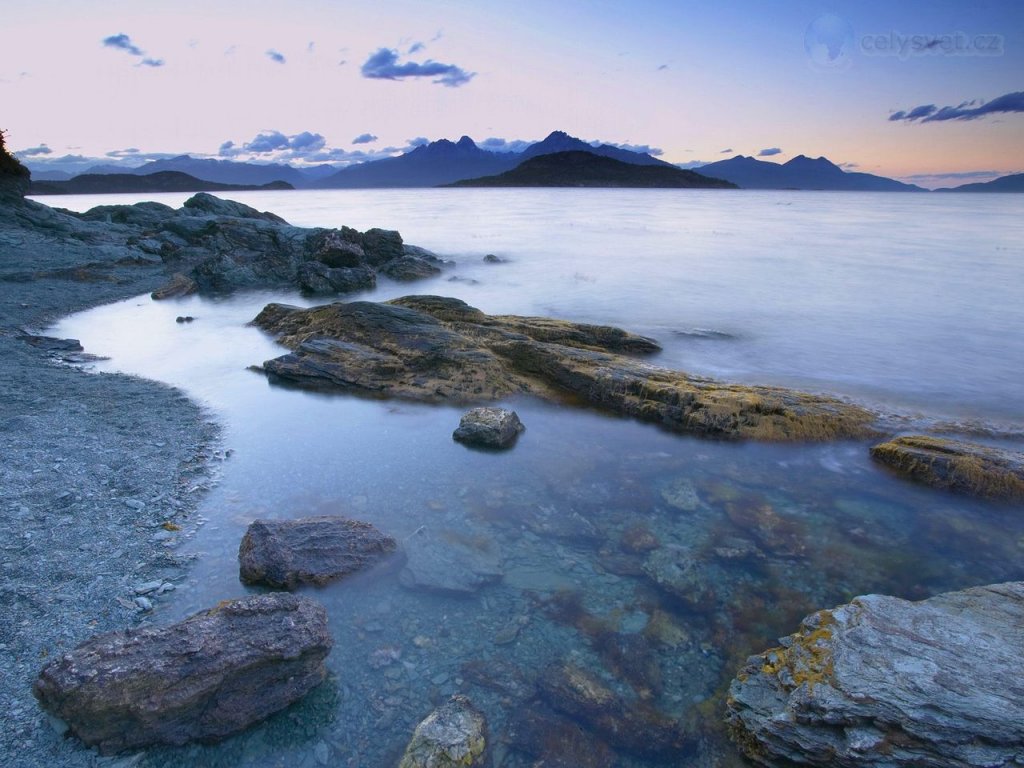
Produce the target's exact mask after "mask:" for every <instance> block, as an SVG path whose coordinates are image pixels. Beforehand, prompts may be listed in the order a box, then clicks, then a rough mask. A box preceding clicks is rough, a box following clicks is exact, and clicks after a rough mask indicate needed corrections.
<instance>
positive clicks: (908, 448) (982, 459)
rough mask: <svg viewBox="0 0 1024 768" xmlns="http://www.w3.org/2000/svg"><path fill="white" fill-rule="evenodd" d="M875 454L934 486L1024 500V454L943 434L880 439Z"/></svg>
mask: <svg viewBox="0 0 1024 768" xmlns="http://www.w3.org/2000/svg"><path fill="white" fill-rule="evenodd" d="M871 458H873V459H874V460H875V461H877V462H879V463H881V464H885V465H886V466H887V467H890V468H891V469H893V470H895V471H896V472H897V473H899V474H900V475H902V476H904V477H906V478H909V479H911V480H914V481H916V482H919V483H923V484H925V485H930V486H932V487H934V488H944V489H948V490H951V491H957V492H959V493H967V494H971V495H973V496H981V497H984V498H988V499H998V500H1004V501H1020V500H1024V454H1022V453H1017V452H1013V451H1007V450H1003V449H1000V448H993V447H990V446H986V445H978V444H976V443H967V442H961V441H958V440H950V439H946V438H940V437H928V436H922V435H909V436H905V437H897V438H893V439H892V440H888V441H886V442H884V443H879V444H878V445H876V446H874V447H873V448H872V449H871Z"/></svg>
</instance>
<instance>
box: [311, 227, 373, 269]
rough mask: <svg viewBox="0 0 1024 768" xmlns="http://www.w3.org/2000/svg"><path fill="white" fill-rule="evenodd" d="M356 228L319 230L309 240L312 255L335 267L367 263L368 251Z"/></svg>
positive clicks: (319, 260)
mask: <svg viewBox="0 0 1024 768" xmlns="http://www.w3.org/2000/svg"><path fill="white" fill-rule="evenodd" d="M361 239H362V238H361V236H360V234H359V233H358V232H356V230H354V229H351V228H349V227H342V228H341V229H340V230H336V229H329V230H324V231H322V232H318V233H317V234H315V235H313V237H311V238H310V239H309V240H308V241H307V246H306V247H307V249H308V251H309V254H310V257H311V258H313V259H316V261H318V262H322V263H323V264H324V265H326V266H328V267H333V268H348V267H359V266H362V265H363V264H365V263H366V252H365V251H364V250H363V246H362V244H361V242H360V241H361Z"/></svg>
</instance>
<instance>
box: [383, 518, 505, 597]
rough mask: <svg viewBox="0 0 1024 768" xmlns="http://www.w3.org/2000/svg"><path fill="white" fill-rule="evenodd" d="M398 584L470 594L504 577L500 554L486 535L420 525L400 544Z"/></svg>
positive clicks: (434, 590) (427, 589)
mask: <svg viewBox="0 0 1024 768" xmlns="http://www.w3.org/2000/svg"><path fill="white" fill-rule="evenodd" d="M402 549H403V551H404V552H405V556H406V562H405V568H403V569H402V573H401V574H400V575H399V581H400V582H401V584H402V586H404V587H407V588H408V589H420V590H426V591H430V592H441V593H446V594H452V595H470V594H473V593H474V592H476V591H477V590H478V589H480V588H481V587H483V586H484V585H486V584H493V583H494V582H496V581H500V580H501V578H502V577H503V576H504V571H503V570H502V567H501V553H500V552H499V550H498V547H497V544H495V543H494V541H493V540H491V539H489V538H485V537H482V536H471V535H466V534H463V533H459V532H456V531H435V530H433V529H429V528H424V529H422V530H420V531H418V532H417V533H415V534H413V535H412V536H410V537H409V538H408V539H407V540H406V541H405V542H404V543H403V544H402Z"/></svg>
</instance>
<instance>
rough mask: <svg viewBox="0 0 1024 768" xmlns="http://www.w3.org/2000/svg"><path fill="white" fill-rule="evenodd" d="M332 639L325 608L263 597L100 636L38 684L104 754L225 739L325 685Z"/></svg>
mask: <svg viewBox="0 0 1024 768" xmlns="http://www.w3.org/2000/svg"><path fill="white" fill-rule="evenodd" d="M331 645H332V640H331V636H330V634H329V633H328V629H327V614H326V611H324V609H323V607H321V606H320V605H318V604H317V603H315V602H313V601H312V600H309V599H308V598H302V597H296V596H294V595H289V594H284V593H277V594H268V595H256V596H251V597H246V598H242V599H240V600H230V601H225V602H223V603H221V604H220V605H218V606H217V607H215V608H211V609H210V610H207V611H203V612H201V613H197V614H195V615H193V616H190V617H189V618H187V619H185V620H184V621H181V622H179V623H177V624H173V625H171V626H169V627H164V628H160V629H135V630H127V631H123V632H111V633H107V634H103V635H98V636H96V637H94V638H92V639H91V640H88V641H86V642H85V643H83V644H82V645H80V646H78V647H77V648H76V649H75V650H73V651H71V652H70V653H68V654H65V655H63V656H61V657H60V658H58V659H56V660H54V661H53V662H51V663H50V664H48V665H47V666H46V667H44V668H43V670H42V672H40V674H39V678H38V679H37V680H36V682H35V685H34V686H33V689H32V692H33V693H34V694H35V697H36V698H37V699H38V700H39V703H40V705H41V706H42V707H43V709H45V710H46V711H47V712H49V713H51V714H53V715H54V716H56V717H59V718H60V719H61V720H63V721H65V722H66V723H67V724H68V725H69V727H70V730H71V732H72V733H73V734H74V735H75V736H77V737H78V738H80V739H81V740H82V741H84V742H85V743H86V744H88V745H90V746H96V747H98V748H99V750H100V752H101V753H103V754H113V753H116V752H121V751H124V750H129V749H138V748H141V747H146V746H149V745H152V744H173V745H181V744H186V743H188V742H191V741H215V740H218V739H222V738H224V737H226V736H229V735H231V734H233V733H237V732H239V731H241V730H243V729H245V728H246V727H248V726H249V725H251V724H252V723H254V722H257V721H259V720H262V719H263V718H265V717H267V716H269V715H270V714H272V713H274V712H276V711H278V710H280V709H283V708H284V707H286V706H288V705H289V704H291V703H292V702H294V701H297V700H298V699H300V698H301V697H302V696H304V695H305V694H306V693H307V692H308V691H309V690H310V689H312V688H313V687H314V686H316V685H317V684H318V683H320V682H321V681H322V680H323V679H324V676H325V675H326V669H325V667H324V659H325V658H326V657H327V654H328V653H329V652H330V649H331Z"/></svg>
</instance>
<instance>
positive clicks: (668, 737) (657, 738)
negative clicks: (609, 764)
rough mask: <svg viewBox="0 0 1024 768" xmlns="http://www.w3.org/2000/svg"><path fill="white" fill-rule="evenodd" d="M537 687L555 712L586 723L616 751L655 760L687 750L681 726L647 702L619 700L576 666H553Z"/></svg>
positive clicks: (617, 696)
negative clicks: (615, 748)
mask: <svg viewBox="0 0 1024 768" xmlns="http://www.w3.org/2000/svg"><path fill="white" fill-rule="evenodd" d="M537 686H538V691H539V693H540V696H541V698H542V699H544V701H545V702H547V704H548V705H550V706H551V707H552V708H553V709H555V710H557V711H559V712H562V713H564V714H566V715H569V716H570V717H573V718H576V719H577V720H579V721H581V722H583V723H584V724H585V725H587V727H589V728H591V729H593V730H594V731H596V732H597V733H599V734H600V735H601V736H602V737H603V738H604V739H606V740H607V741H608V743H609V744H611V745H613V746H615V747H618V748H620V749H623V750H626V751H628V752H634V753H636V754H640V755H652V756H658V755H660V756H664V755H668V754H675V753H680V752H681V750H682V749H683V747H684V743H683V742H684V739H683V734H682V731H681V730H680V727H679V723H678V722H676V721H675V720H672V719H671V718H669V717H667V716H666V715H663V714H662V713H660V712H658V711H657V710H655V709H653V708H652V707H650V706H649V705H647V704H645V703H644V702H641V701H630V700H628V699H626V698H624V697H622V696H619V695H618V694H616V693H615V692H614V691H612V690H611V689H610V688H609V687H608V686H606V685H605V684H604V683H603V682H601V681H600V680H599V679H598V678H597V677H595V676H594V675H593V674H591V673H590V672H588V671H586V670H584V669H583V668H581V667H578V666H576V665H574V664H571V663H569V664H561V663H556V664H552V665H551V666H549V667H548V668H547V669H546V670H545V671H544V672H543V674H542V675H541V677H540V679H539V680H538V683H537ZM680 756H681V754H680Z"/></svg>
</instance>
